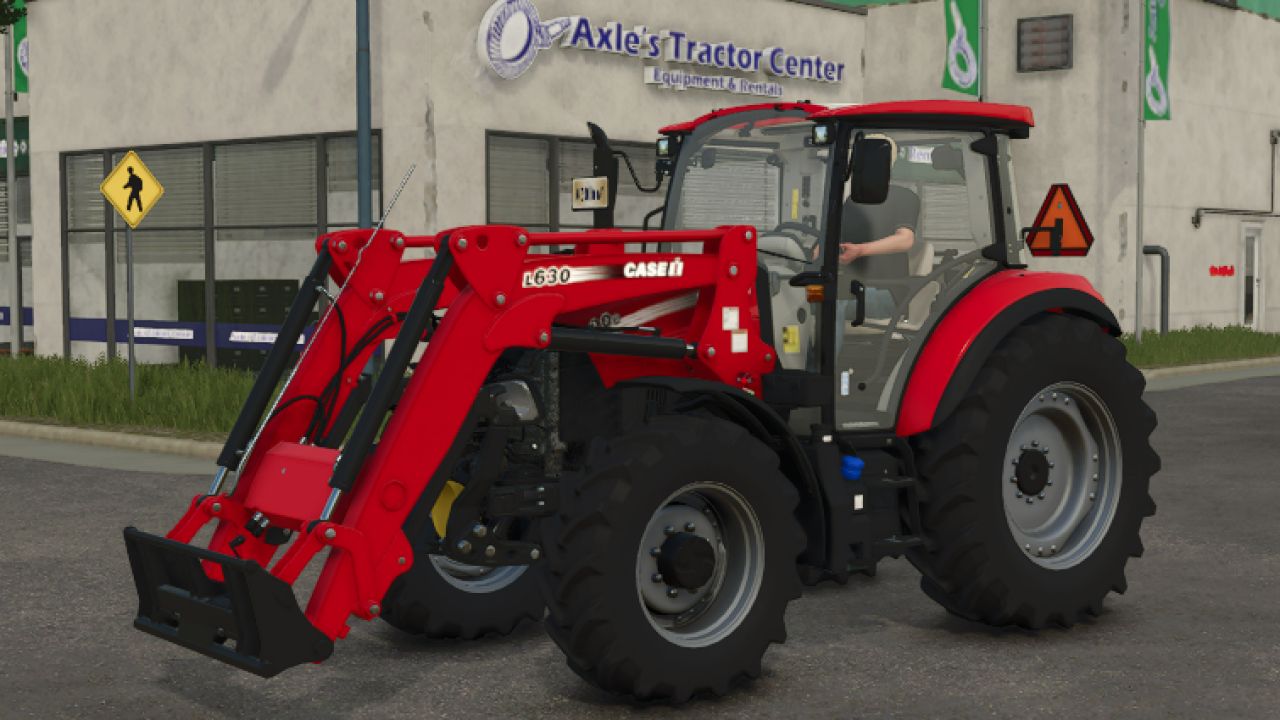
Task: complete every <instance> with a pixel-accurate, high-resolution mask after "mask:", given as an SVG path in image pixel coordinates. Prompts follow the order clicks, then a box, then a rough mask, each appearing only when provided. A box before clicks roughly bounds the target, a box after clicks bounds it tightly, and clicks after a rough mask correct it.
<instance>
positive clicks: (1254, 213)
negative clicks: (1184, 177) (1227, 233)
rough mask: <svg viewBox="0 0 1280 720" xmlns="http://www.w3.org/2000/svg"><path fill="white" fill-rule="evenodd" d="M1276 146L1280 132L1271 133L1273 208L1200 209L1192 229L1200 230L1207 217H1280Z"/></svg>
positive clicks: (1270, 196)
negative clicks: (1277, 197)
mask: <svg viewBox="0 0 1280 720" xmlns="http://www.w3.org/2000/svg"><path fill="white" fill-rule="evenodd" d="M1276 145H1280V130H1272V131H1271V192H1270V193H1269V194H1268V195H1267V199H1268V200H1269V201H1270V202H1271V207H1269V208H1267V209H1266V210H1241V209H1238V208H1211V207H1198V208H1196V212H1195V214H1194V215H1192V216H1191V227H1193V228H1196V229H1197V230H1198V229H1200V221H1201V220H1203V219H1204V216H1205V215H1240V216H1244V217H1257V218H1275V217H1280V214H1277V213H1276Z"/></svg>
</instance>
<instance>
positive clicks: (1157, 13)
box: [1142, 0, 1170, 120]
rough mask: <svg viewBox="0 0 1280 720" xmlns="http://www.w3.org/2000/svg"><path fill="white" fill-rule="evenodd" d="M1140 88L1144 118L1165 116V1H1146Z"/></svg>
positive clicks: (1166, 81) (1167, 65)
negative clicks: (1143, 97) (1142, 94)
mask: <svg viewBox="0 0 1280 720" xmlns="http://www.w3.org/2000/svg"><path fill="white" fill-rule="evenodd" d="M1146 5H1147V17H1146V33H1145V34H1144V36H1143V46H1144V47H1143V51H1142V52H1143V58H1144V59H1143V61H1142V62H1143V66H1142V77H1143V80H1142V90H1143V93H1144V96H1145V98H1146V100H1145V101H1144V102H1143V108H1144V109H1145V112H1144V117H1145V118H1146V119H1147V120H1168V119H1169V35H1170V33H1169V0H1146Z"/></svg>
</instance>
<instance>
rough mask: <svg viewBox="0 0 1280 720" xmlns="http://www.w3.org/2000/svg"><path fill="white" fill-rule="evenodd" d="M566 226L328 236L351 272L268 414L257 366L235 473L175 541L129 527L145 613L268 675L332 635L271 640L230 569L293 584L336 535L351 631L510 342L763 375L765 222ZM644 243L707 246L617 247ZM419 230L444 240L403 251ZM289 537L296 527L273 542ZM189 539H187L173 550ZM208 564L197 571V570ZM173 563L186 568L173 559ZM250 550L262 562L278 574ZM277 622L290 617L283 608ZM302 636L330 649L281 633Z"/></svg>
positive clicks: (316, 655) (631, 368)
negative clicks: (626, 322) (379, 363)
mask: <svg viewBox="0 0 1280 720" xmlns="http://www.w3.org/2000/svg"><path fill="white" fill-rule="evenodd" d="M571 237H572V241H573V242H574V243H576V246H575V249H574V251H573V252H572V253H571V254H546V253H533V252H531V251H532V250H533V249H535V248H541V247H546V246H552V245H563V244H564V243H565V241H566V239H567V236H566V235H565V234H553V233H529V232H527V231H525V230H523V229H521V228H518V227H513V226H493V225H491V226H472V227H463V228H457V229H454V230H450V231H447V232H443V233H441V234H439V235H436V236H423V237H408V236H405V235H402V234H400V233H396V232H392V231H383V232H382V233H379V234H377V235H376V237H373V238H372V239H371V238H370V231H369V230H367V229H365V230H346V231H340V232H334V233H329V234H327V235H325V236H323V237H322V238H320V239H319V240H318V241H317V249H318V252H320V253H321V254H322V259H323V254H325V253H327V254H328V255H329V259H330V262H329V263H328V266H327V272H328V275H329V277H330V278H331V279H332V280H333V281H334V282H335V283H337V284H338V285H339V286H340V287H341V288H342V289H341V291H340V292H339V293H338V295H337V298H336V302H334V303H333V304H332V305H331V306H330V307H329V308H328V309H327V310H326V311H325V312H324V313H323V315H322V316H321V319H320V322H319V323H318V325H317V327H316V329H315V331H314V333H313V334H312V336H311V337H310V339H309V341H308V342H306V345H305V348H304V349H303V352H302V355H301V358H300V359H299V361H298V363H297V366H296V368H295V369H294V370H293V372H292V374H291V375H290V376H289V377H288V379H287V380H286V381H285V384H284V387H283V389H282V390H281V391H280V392H279V394H278V397H277V398H276V400H275V402H274V403H273V404H272V405H271V407H270V409H268V410H266V411H265V412H264V410H263V407H264V405H265V399H266V397H267V396H268V394H270V392H271V391H272V390H273V389H274V387H275V386H276V384H277V381H278V379H279V378H278V377H270V376H269V375H268V373H267V372H266V371H265V370H264V373H263V375H262V376H260V377H259V379H258V387H257V388H255V393H257V395H258V397H259V400H258V402H257V403H256V404H255V403H250V404H248V405H247V406H246V410H245V412H244V413H243V414H242V416H241V418H240V422H239V423H237V432H233V433H232V437H231V439H230V440H229V441H228V444H227V447H226V449H225V450H224V452H223V454H222V456H221V458H222V459H221V461H220V462H221V464H222V465H223V468H224V469H225V470H226V471H229V472H235V471H238V475H237V477H236V482H235V485H234V489H233V490H232V491H231V492H230V493H225V492H222V485H223V482H222V478H223V476H224V475H225V474H226V473H220V475H219V479H218V480H217V481H216V482H215V485H214V487H213V488H211V492H210V493H208V494H204V495H200V496H197V497H196V498H195V499H194V500H193V501H192V503H191V506H190V508H189V509H188V511H187V513H186V514H185V515H184V516H183V518H182V519H181V520H179V522H178V523H177V524H176V525H175V526H174V528H173V529H172V530H171V531H170V532H169V533H168V535H167V536H166V537H167V541H169V542H167V543H166V542H165V541H162V540H161V539H159V538H152V537H151V536H146V534H145V533H139V532H138V531H136V530H132V529H130V531H127V532H126V537H127V538H129V544H130V556H131V559H133V564H134V574H135V579H136V580H137V584H138V590H139V596H140V610H139V618H138V620H137V622H136V624H137V625H138V627H140V628H141V629H144V630H146V631H148V632H152V633H153V634H157V635H160V636H161V637H166V638H167V639H170V640H173V641H175V642H179V643H180V644H184V645H186V646H188V647H191V648H192V649H196V650H198V651H200V652H204V653H205V654H208V655H211V656H213V657H217V658H219V659H222V660H224V661H227V662H231V663H232V664H236V665H238V666H240V667H244V668H246V669H249V670H251V671H253V672H258V673H259V674H263V675H269V674H274V673H275V672H279V671H280V670H282V669H284V668H285V667H288V666H290V665H293V664H298V663H299V662H306V661H309V660H310V661H318V660H321V659H323V657H324V656H327V654H328V652H327V651H326V650H323V648H322V646H323V645H324V643H323V642H322V641H321V640H320V639H319V638H314V637H313V638H306V637H305V636H306V635H307V632H308V629H307V628H306V627H305V626H303V625H299V624H298V623H296V622H294V623H293V626H295V627H294V630H293V634H292V635H285V636H280V637H274V639H273V636H272V633H273V630H272V628H269V627H262V626H261V624H262V623H263V622H265V621H266V618H267V617H269V616H270V615H271V613H269V612H267V611H266V610H265V609H264V608H258V607H246V606H244V605H245V604H246V603H251V602H252V600H250V599H248V598H250V597H251V596H253V593H240V594H236V593H235V592H232V589H233V588H232V586H236V587H239V586H242V585H243V586H246V587H249V588H250V589H254V588H257V590H256V592H257V593H258V595H267V594H272V593H274V594H275V595H276V597H277V599H279V598H281V597H285V594H284V591H283V590H282V589H281V586H288V585H292V583H294V581H296V580H297V578H298V577H299V576H300V574H301V573H302V571H303V570H304V568H306V567H307V566H308V565H309V564H310V563H311V562H312V561H313V560H314V559H315V556H316V555H317V554H318V553H320V552H321V551H322V550H326V549H327V550H331V552H330V553H329V554H328V557H327V559H326V560H325V561H324V566H323V569H322V571H321V573H320V576H319V580H318V581H317V583H316V585H315V588H314V590H313V591H312V593H311V596H310V598H309V602H308V603H307V605H306V611H305V619H306V622H307V623H309V624H310V626H311V627H312V628H314V630H315V631H318V633H320V634H322V635H323V637H324V638H327V639H328V640H329V641H332V640H336V639H339V638H342V637H344V636H345V635H346V634H347V632H348V630H349V626H348V622H349V618H350V617H351V616H352V615H355V616H356V617H360V618H364V619H370V618H373V617H376V616H377V615H378V614H379V612H380V608H379V603H380V602H381V598H382V597H383V596H384V594H385V593H386V591H387V589H388V587H389V586H390V585H391V582H392V581H393V580H394V579H395V578H396V577H397V576H398V575H400V574H401V573H403V572H404V571H405V570H407V569H408V568H409V567H410V566H411V565H412V564H413V562H414V561H415V558H414V557H413V552H412V550H411V547H410V544H409V542H408V540H407V539H406V537H405V535H404V532H403V531H402V526H403V525H404V523H405V519H406V517H407V516H408V514H409V512H410V510H411V509H413V508H414V507H415V505H417V504H418V502H419V499H420V498H422V497H423V495H424V493H427V495H426V499H427V500H428V501H430V500H431V499H433V498H434V497H435V495H436V494H437V493H438V492H439V490H440V488H439V487H436V486H435V485H439V484H440V483H431V478H432V477H433V476H437V473H436V470H437V468H438V467H439V466H440V465H441V463H442V462H443V461H444V459H445V457H446V454H447V453H448V452H449V450H450V447H451V446H452V445H453V444H454V440H455V437H456V436H457V435H458V432H459V429H460V428H461V427H462V426H463V422H464V419H465V418H466V417H467V416H468V413H469V412H470V411H471V409H472V406H473V404H475V402H476V400H477V397H478V395H479V394H480V393H481V392H482V386H483V384H484V381H485V378H486V376H487V375H488V374H489V372H490V370H491V368H492V367H493V364H494V361H495V360H496V359H497V358H498V356H499V355H500V354H501V353H502V352H503V351H504V350H507V349H508V348H538V349H552V350H557V349H559V350H566V351H582V352H588V353H591V357H592V361H593V362H594V363H595V364H596V366H597V369H598V370H599V371H600V375H601V377H602V378H603V379H604V380H605V382H606V384H609V385H612V384H614V383H616V382H619V381H621V380H625V379H628V378H632V377H640V376H648V377H652V376H661V375H666V376H672V377H688V378H702V379H708V380H715V381H718V382H721V383H724V384H727V385H730V386H732V387H738V388H742V389H744V390H748V391H751V392H758V388H759V382H760V381H759V378H760V377H761V376H762V375H763V374H764V373H767V372H769V371H770V370H771V369H772V367H773V365H774V362H775V353H774V351H773V348H771V347H770V346H769V345H767V344H766V343H765V342H764V341H763V340H762V339H761V336H760V332H759V310H758V299H757V298H756V297H755V269H756V259H755V252H756V251H755V247H756V243H755V231H754V229H752V228H750V227H745V226H735V227H722V228H718V229H715V230H692V231H655V232H628V231H618V230H597V231H588V232H583V233H575V234H574V235H572V236H571ZM640 243H665V244H675V243H684V244H694V246H695V247H697V246H698V244H700V247H701V249H700V250H699V251H693V252H663V253H634V252H626V246H628V245H631V246H632V247H634V246H635V244H640ZM684 246H686V247H687V246H688V245H684ZM422 248H425V249H430V250H432V251H434V257H433V258H431V259H406V258H405V253H406V251H408V250H413V249H422ZM315 285H316V284H315V283H304V287H303V288H302V290H301V293H302V295H303V296H305V295H307V294H308V293H312V294H314V293H317V292H319V291H318V290H317V289H316V286H315ZM314 299H315V298H314V296H313V297H312V298H310V300H312V301H313V300H314ZM302 300H303V301H306V300H308V298H306V297H303V298H302ZM304 304H305V302H304ZM442 311H443V312H442ZM602 312H603V313H611V312H618V313H621V312H627V313H628V316H629V317H637V318H639V317H644V318H645V319H647V320H648V322H645V323H643V324H644V325H646V326H647V327H646V329H645V330H643V331H638V330H628V329H625V328H623V329H594V328H591V327H589V323H588V319H589V318H592V317H595V316H597V315H599V314H600V313H602ZM637 324H641V323H637ZM393 338H394V343H393V345H392V348H391V350H390V352H389V353H388V356H387V358H386V362H385V365H384V367H383V370H382V371H381V373H380V374H379V376H378V377H377V379H376V381H375V382H374V384H373V388H372V391H371V393H370V397H369V400H368V401H367V402H366V403H365V405H364V407H363V409H362V410H361V413H360V416H359V418H358V419H357V421H356V423H355V426H354V428H353V429H352V430H351V433H350V435H349V437H348V438H345V442H344V438H342V437H335V436H331V430H332V428H333V426H334V421H335V419H336V417H337V415H338V411H339V409H341V408H342V407H343V405H344V404H345V403H346V402H347V400H348V398H349V396H350V395H351V393H352V390H353V389H354V388H355V387H356V385H357V383H358V381H359V377H360V374H361V371H362V370H363V368H364V367H365V365H366V362H367V361H368V359H369V357H370V356H371V355H372V353H373V352H374V350H375V348H377V347H378V346H379V345H380V344H381V343H382V342H384V341H386V340H389V339H393ZM428 339H429V342H428V343H427V344H426V346H425V349H422V348H421V346H420V343H421V342H423V341H424V340H428ZM293 343H294V339H293V338H292V337H290V336H289V333H287V332H282V334H281V336H280V337H279V338H278V339H277V345H278V346H279V347H277V348H275V349H274V350H273V353H276V354H278V355H281V356H282V357H283V354H285V353H288V352H290V351H291V350H292V348H291V345H292V344H293ZM419 351H421V353H422V354H421V357H420V359H419V360H418V363H417V365H416V368H415V369H413V370H412V371H411V376H410V377H409V379H408V381H407V384H406V383H404V381H403V378H404V376H405V375H406V373H408V372H410V362H411V360H412V359H413V357H414V356H415V354H416V353H418V352H419ZM269 364H270V363H269ZM280 369H281V370H282V369H283V363H281V367H280ZM401 387H403V394H402V395H401V394H400V388H401ZM393 404H394V406H395V409H394V411H393V412H391V411H390V409H391V407H392V405H393ZM388 414H389V415H390V416H389V418H388ZM264 415H265V418H264V417H263V416H264ZM251 428H256V429H255V430H251ZM337 434H339V433H332V435H337ZM210 522H215V523H216V526H217V529H216V531H215V533H214V535H213V538H212V541H211V542H210V544H209V549H208V550H202V549H198V548H194V547H192V546H191V545H189V543H191V541H192V540H193V538H195V536H196V534H197V533H198V532H199V531H200V530H201V529H202V528H203V527H204V526H205V525H207V524H208V523H210ZM286 540H292V542H291V543H289V544H288V546H287V549H286V550H285V552H284V553H283V554H281V555H280V557H279V559H276V556H277V554H278V553H279V550H280V549H281V548H282V547H284V545H285V541H286ZM184 548H185V549H188V550H189V552H188V553H187V554H188V557H178V556H180V555H182V554H183V553H184ZM193 558H194V559H193ZM535 559H536V558H535ZM273 561H274V562H273ZM197 562H198V567H201V568H202V569H203V575H204V577H196V578H192V577H190V575H191V574H192V573H191V571H190V568H191V567H196V566H197V565H196V563H197ZM179 565H182V566H183V567H185V568H186V570H184V571H182V572H179V571H177V570H175V569H174V568H176V567H177V566H179ZM253 566H259V567H261V568H266V569H268V572H269V577H265V576H264V575H265V574H263V573H256V572H255V571H253ZM246 578H247V579H246ZM183 585H187V586H189V587H183ZM286 589H288V590H289V591H290V593H291V592H292V589H291V588H286ZM295 597H296V596H295ZM175 598H177V599H175ZM281 602H283V601H281ZM285 604H287V603H285ZM179 607H182V608H186V609H187V612H186V613H183V612H180V611H179V610H177V609H176V608H179ZM276 611H278V609H274V610H272V612H276ZM219 613H220V614H219ZM295 614H296V611H295ZM286 615H288V613H286ZM294 619H295V620H296V618H294ZM276 624H278V625H281V626H286V625H289V624H290V618H288V617H286V618H283V619H277V620H276ZM231 626H234V627H231ZM299 637H302V638H303V639H298V638H299ZM291 642H294V643H297V642H301V643H303V644H308V643H309V644H310V645H312V646H315V647H317V648H321V649H318V650H315V651H314V652H286V651H284V650H282V649H279V648H281V647H282V646H285V645H288V644H289V643H291ZM232 645H234V646H235V649H234V650H231V649H228V648H229V647H230V646H232ZM268 646H270V647H275V648H277V650H273V651H272V652H273V653H274V654H273V657H269V658H266V657H258V656H252V654H253V652H258V653H260V654H261V653H263V652H265V651H263V650H262V649H261V648H263V647H268ZM229 653H230V654H229Z"/></svg>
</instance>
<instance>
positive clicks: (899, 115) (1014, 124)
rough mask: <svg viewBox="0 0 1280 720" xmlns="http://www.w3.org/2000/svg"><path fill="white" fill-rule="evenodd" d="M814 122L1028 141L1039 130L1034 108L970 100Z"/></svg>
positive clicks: (879, 106)
mask: <svg viewBox="0 0 1280 720" xmlns="http://www.w3.org/2000/svg"><path fill="white" fill-rule="evenodd" d="M809 117H810V119H813V120H828V119H837V118H839V119H852V120H854V121H856V122H857V123H858V124H859V125H862V124H866V125H874V126H876V127H920V126H922V125H923V126H934V125H937V126H939V127H983V128H992V129H995V130H1004V131H1008V132H1010V134H1012V135H1014V136H1016V137H1026V135H1027V131H1028V130H1029V129H1030V128H1032V127H1035V124H1036V122H1035V117H1034V116H1033V115H1032V113H1031V108H1029V107H1027V106H1025V105H1005V104H1001V103H988V102H973V101H968V100H909V101H895V102H879V103H866V104H863V105H847V106H844V107H837V108H829V109H826V110H821V111H818V112H815V113H811V114H810V115H809Z"/></svg>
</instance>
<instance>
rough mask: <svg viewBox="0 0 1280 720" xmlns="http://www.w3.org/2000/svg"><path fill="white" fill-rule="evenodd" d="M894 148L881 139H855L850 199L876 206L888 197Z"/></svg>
mask: <svg viewBox="0 0 1280 720" xmlns="http://www.w3.org/2000/svg"><path fill="white" fill-rule="evenodd" d="M892 169H893V145H892V144H891V143H890V142H889V141H888V140H885V139H884V138H865V137H862V138H858V139H857V140H856V141H854V143H853V167H852V168H851V169H850V172H849V199H850V200H852V201H854V202H855V203H858V204H859V205H879V204H880V203H882V202H884V199H885V198H886V197H888V196H889V174H890V171H891V170H892Z"/></svg>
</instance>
